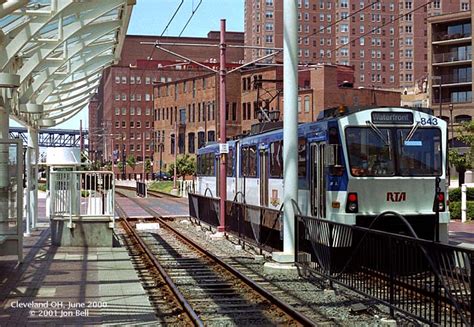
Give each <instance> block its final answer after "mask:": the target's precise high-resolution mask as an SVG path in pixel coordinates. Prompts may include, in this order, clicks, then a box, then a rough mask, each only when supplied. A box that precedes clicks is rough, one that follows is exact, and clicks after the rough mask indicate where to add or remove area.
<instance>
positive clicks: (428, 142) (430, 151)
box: [397, 128, 442, 176]
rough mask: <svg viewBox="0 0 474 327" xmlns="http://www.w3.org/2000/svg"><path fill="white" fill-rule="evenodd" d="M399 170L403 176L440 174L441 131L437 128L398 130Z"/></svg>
mask: <svg viewBox="0 0 474 327" xmlns="http://www.w3.org/2000/svg"><path fill="white" fill-rule="evenodd" d="M397 136H398V137H397V141H398V147H397V151H398V161H399V171H400V175H402V176H439V175H441V173H442V165H441V162H442V161H441V160H442V159H441V132H440V130H439V129H437V128H418V129H417V130H416V131H415V132H414V133H413V135H410V129H398V130H397Z"/></svg>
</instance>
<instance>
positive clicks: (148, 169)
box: [145, 159, 151, 173]
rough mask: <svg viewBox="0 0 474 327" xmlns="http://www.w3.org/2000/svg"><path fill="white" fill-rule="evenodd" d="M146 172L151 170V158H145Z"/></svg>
mask: <svg viewBox="0 0 474 327" xmlns="http://www.w3.org/2000/svg"><path fill="white" fill-rule="evenodd" d="M145 172H147V173H149V172H151V161H150V159H146V160H145Z"/></svg>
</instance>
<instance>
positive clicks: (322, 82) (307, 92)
mask: <svg viewBox="0 0 474 327" xmlns="http://www.w3.org/2000/svg"><path fill="white" fill-rule="evenodd" d="M301 69H302V70H301V71H300V72H299V75H298V76H299V78H298V80H299V81H298V84H299V91H298V109H297V110H298V120H299V121H300V122H309V121H315V120H316V119H317V116H318V114H319V112H321V111H322V110H323V109H325V108H329V107H337V106H340V105H347V106H375V105H380V106H399V105H400V93H399V92H397V91H384V90H380V89H374V88H370V89H369V88H354V87H353V81H354V69H353V68H352V67H349V66H344V65H337V66H336V65H326V64H320V65H314V66H306V67H302V68H301ZM282 78H283V68H282V67H281V66H274V65H272V66H265V67H257V68H250V69H245V70H242V71H240V73H233V74H231V75H229V76H228V79H227V87H226V90H227V94H226V97H227V105H226V122H227V123H226V128H227V136H228V138H233V137H236V136H239V135H244V134H248V133H249V132H250V131H251V129H252V128H251V127H252V125H254V124H257V123H258V122H259V121H262V120H265V119H266V117H265V115H267V116H269V117H267V118H271V117H273V118H275V117H279V119H280V120H282V119H283V118H284V112H283V80H282ZM218 108H219V84H218V78H217V76H216V75H215V74H210V75H205V76H199V77H192V78H188V79H184V80H182V81H176V82H170V83H165V84H162V85H159V86H157V87H156V88H155V127H154V128H155V133H156V141H155V142H157V144H158V145H159V146H158V152H155V158H154V162H158V163H159V164H158V165H157V166H155V167H158V168H154V170H155V171H159V170H166V169H167V166H168V164H169V163H171V162H173V161H174V157H175V147H176V148H177V152H176V153H177V154H195V152H196V149H198V148H200V147H201V146H203V145H205V143H206V142H213V141H216V140H217V139H218V131H219V119H218V115H219V112H218ZM275 113H278V114H275ZM176 134H178V143H177V144H175V141H174V140H175V136H174V135H176Z"/></svg>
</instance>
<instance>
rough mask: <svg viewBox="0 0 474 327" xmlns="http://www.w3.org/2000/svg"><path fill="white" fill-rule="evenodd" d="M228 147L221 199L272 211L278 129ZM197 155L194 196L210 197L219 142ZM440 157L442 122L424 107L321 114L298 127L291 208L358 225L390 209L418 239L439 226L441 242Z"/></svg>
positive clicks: (278, 173) (392, 226) (444, 220)
mask: <svg viewBox="0 0 474 327" xmlns="http://www.w3.org/2000/svg"><path fill="white" fill-rule="evenodd" d="M228 146H229V153H228V155H227V177H226V178H227V199H228V200H237V201H240V202H243V201H245V203H247V204H253V205H257V206H264V207H269V208H273V209H277V210H278V209H279V208H280V206H281V204H282V201H283V189H284V185H283V146H284V145H283V130H282V129H281V128H280V129H274V130H270V131H266V132H263V133H260V134H256V135H250V136H247V137H243V138H241V139H239V140H233V141H229V142H228ZM197 154H198V156H197V163H198V169H197V175H198V177H197V191H196V192H197V193H199V194H202V195H207V196H214V197H216V196H218V185H219V181H218V176H217V175H218V170H219V145H218V144H208V145H206V146H205V147H202V148H200V149H199V150H198V152H197ZM446 156H447V124H446V122H445V121H443V120H442V119H440V118H438V117H436V116H434V115H433V113H432V111H431V110H430V109H427V108H399V107H372V108H346V107H338V108H332V109H327V110H325V111H323V112H321V114H320V115H319V117H318V120H317V121H315V122H310V123H302V124H299V125H298V163H297V164H298V206H299V208H300V210H301V211H302V213H303V214H304V215H308V216H314V217H318V218H323V219H327V220H330V221H335V222H339V223H344V224H350V225H358V226H364V227H367V226H369V225H370V223H371V222H372V221H373V219H374V218H375V217H376V216H377V215H379V214H380V213H382V212H385V211H396V212H397V213H399V214H401V215H402V216H404V217H405V218H406V219H407V220H408V222H409V223H410V225H411V226H412V227H413V229H414V230H415V232H416V233H417V234H418V236H419V237H422V238H425V239H433V238H434V237H435V228H436V226H439V235H440V239H441V240H442V241H447V237H448V233H447V224H448V222H449V212H448V211H447V208H446V200H447V199H446V195H447V189H446V165H447V160H446ZM216 176H217V177H216ZM436 178H439V179H440V183H439V187H440V189H439V192H437V191H436V188H435V180H436ZM236 194H238V195H237V196H236ZM435 205H438V206H439V221H438V223H439V224H437V222H436V220H437V216H436V214H435ZM378 229H383V230H385V231H389V232H396V233H400V232H402V233H403V231H404V230H406V227H405V226H402V225H401V224H400V222H399V221H398V220H397V219H391V220H390V219H387V220H384V226H383V228H378Z"/></svg>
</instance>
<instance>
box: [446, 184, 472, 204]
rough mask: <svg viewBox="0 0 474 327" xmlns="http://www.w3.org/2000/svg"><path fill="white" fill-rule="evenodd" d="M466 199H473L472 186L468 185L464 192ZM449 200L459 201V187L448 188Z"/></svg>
mask: <svg viewBox="0 0 474 327" xmlns="http://www.w3.org/2000/svg"><path fill="white" fill-rule="evenodd" d="M466 197H467V201H474V187H468V188H467V192H466ZM449 201H454V202H457V201H461V188H460V187H458V188H454V189H451V190H449Z"/></svg>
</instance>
